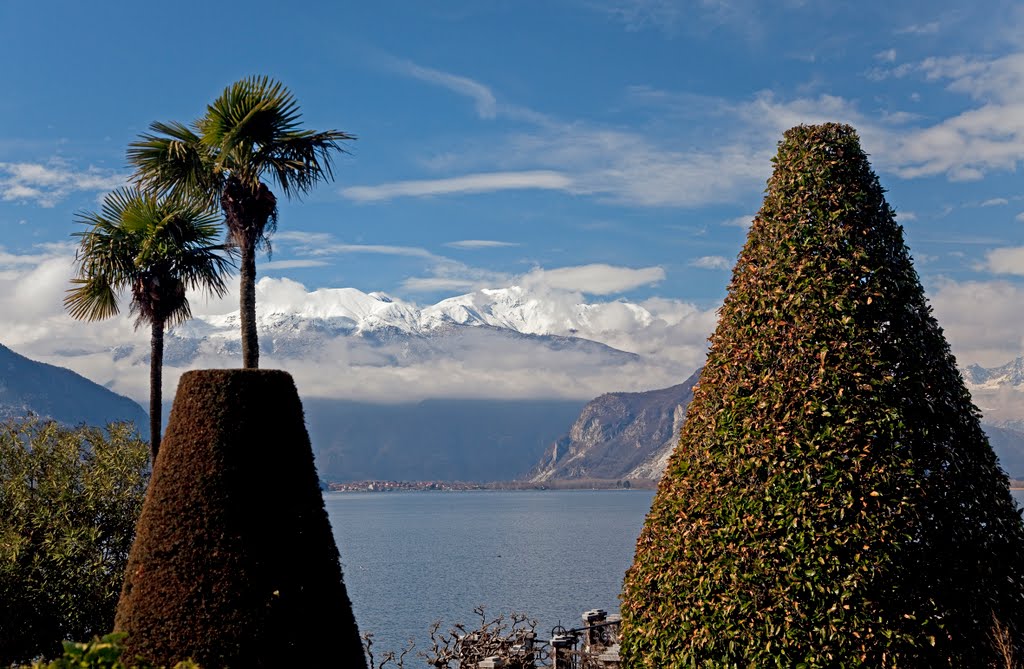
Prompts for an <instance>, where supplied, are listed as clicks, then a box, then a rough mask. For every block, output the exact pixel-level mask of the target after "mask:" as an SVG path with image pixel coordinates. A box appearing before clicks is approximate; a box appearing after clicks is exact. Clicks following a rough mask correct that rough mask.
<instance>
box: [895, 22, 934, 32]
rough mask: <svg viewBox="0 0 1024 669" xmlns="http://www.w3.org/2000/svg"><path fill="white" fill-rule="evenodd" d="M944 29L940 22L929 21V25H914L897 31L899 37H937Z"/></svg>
mask: <svg viewBox="0 0 1024 669" xmlns="http://www.w3.org/2000/svg"><path fill="white" fill-rule="evenodd" d="M941 28H942V24H941V23H939V22H938V21H928V22H927V23H914V24H911V25H909V26H904V27H903V28H898V29H897V30H896V34H897V35H935V34H937V33H938V32H939V30H940V29H941Z"/></svg>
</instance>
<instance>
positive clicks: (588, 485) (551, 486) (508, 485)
mask: <svg viewBox="0 0 1024 669" xmlns="http://www.w3.org/2000/svg"><path fill="white" fill-rule="evenodd" d="M657 485H658V482H657V481H652V480H648V479H619V480H614V479H578V480H560V481H545V482H543V483H540V482H534V481H490V482H486V483H482V482H478V481H346V482H338V481H329V482H327V487H326V491H327V492H380V493H384V492H467V491H474V490H476V491H479V490H500V491H520V490H521V491H527V490H654V489H655V488H656V487H657Z"/></svg>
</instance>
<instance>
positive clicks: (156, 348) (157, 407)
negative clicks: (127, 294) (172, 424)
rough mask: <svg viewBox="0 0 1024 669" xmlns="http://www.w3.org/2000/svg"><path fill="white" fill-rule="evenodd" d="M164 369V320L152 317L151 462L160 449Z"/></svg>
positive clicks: (154, 461)
mask: <svg viewBox="0 0 1024 669" xmlns="http://www.w3.org/2000/svg"><path fill="white" fill-rule="evenodd" d="M163 371H164V322H163V321H162V320H160V319H158V318H154V319H153V335H152V337H151V338H150V353H149V449H150V452H151V453H152V456H153V459H152V461H151V462H152V464H153V465H155V464H156V454H157V452H158V451H159V450H160V423H161V420H160V419H161V412H162V411H163V407H162V406H161V399H162V395H163Z"/></svg>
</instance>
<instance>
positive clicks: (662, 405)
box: [527, 370, 700, 482]
mask: <svg viewBox="0 0 1024 669" xmlns="http://www.w3.org/2000/svg"><path fill="white" fill-rule="evenodd" d="M699 378H700V370H698V371H697V372H695V373H694V374H693V375H692V376H691V377H690V378H689V379H687V380H686V381H685V382H684V383H681V384H679V385H677V386H672V387H670V388H664V389H662V390H652V391H649V392H645V393H608V394H606V395H602V396H600V397H598V398H597V399H595V400H593V401H592V402H590V403H589V404H587V406H586V407H584V408H583V412H582V413H581V414H580V416H579V418H577V419H576V422H575V423H574V424H573V426H572V428H570V430H569V434H567V435H565V436H564V437H562V438H561V439H559V440H557V441H556V442H555V443H553V444H552V445H551V446H550V447H549V448H548V449H547V451H546V452H545V453H544V455H543V457H542V458H541V460H540V462H539V463H537V465H536V466H534V468H533V469H532V470H531V471H530V473H529V474H528V475H527V478H528V479H530V480H531V481H536V482H543V481H551V480H559V479H586V478H594V479H652V480H653V479H657V478H660V477H661V473H662V472H663V471H664V470H665V464H666V463H667V462H668V457H669V455H671V453H672V449H673V448H675V445H676V442H677V441H678V439H679V428H680V427H681V426H682V424H683V420H684V419H685V417H686V407H687V405H689V403H690V400H691V399H692V398H693V387H694V386H695V385H696V384H697V380H698V379H699Z"/></svg>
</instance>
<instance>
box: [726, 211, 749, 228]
mask: <svg viewBox="0 0 1024 669" xmlns="http://www.w3.org/2000/svg"><path fill="white" fill-rule="evenodd" d="M754 216H755V215H754V214H747V215H746V216H737V217H736V218H730V219H728V220H725V221H722V225H724V226H726V227H730V228H743V229H744V230H749V229H750V226H751V225H753V223H754Z"/></svg>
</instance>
